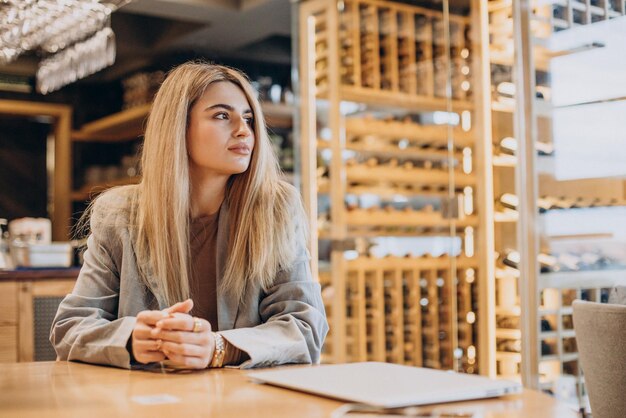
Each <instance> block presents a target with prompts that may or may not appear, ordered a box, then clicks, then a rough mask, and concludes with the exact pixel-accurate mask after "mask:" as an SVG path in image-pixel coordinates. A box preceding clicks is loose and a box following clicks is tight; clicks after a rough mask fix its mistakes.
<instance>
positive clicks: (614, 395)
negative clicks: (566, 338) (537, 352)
mask: <svg viewBox="0 0 626 418" xmlns="http://www.w3.org/2000/svg"><path fill="white" fill-rule="evenodd" d="M573 306H574V329H575V331H576V344H577V345H578V353H579V355H580V364H581V366H582V369H583V372H584V374H585V386H586V387H587V392H588V394H589V402H590V403H591V414H592V416H593V418H624V417H626V306H624V305H615V304H607V303H595V302H584V301H581V300H576V301H574V303H573Z"/></svg>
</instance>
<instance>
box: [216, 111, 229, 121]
mask: <svg viewBox="0 0 626 418" xmlns="http://www.w3.org/2000/svg"><path fill="white" fill-rule="evenodd" d="M215 119H222V120H226V119H228V114H226V113H224V112H220V113H218V114H216V115H215Z"/></svg>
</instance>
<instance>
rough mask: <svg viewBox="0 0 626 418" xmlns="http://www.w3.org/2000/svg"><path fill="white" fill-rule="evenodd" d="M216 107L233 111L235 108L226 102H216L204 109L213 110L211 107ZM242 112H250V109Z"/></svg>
mask: <svg viewBox="0 0 626 418" xmlns="http://www.w3.org/2000/svg"><path fill="white" fill-rule="evenodd" d="M218 107H221V108H224V109H226V110H228V111H230V112H233V111H235V108H234V107H233V106H231V105H228V104H224V103H217V104H214V105H211V106H209V107H207V108H206V109H205V110H213V109H215V108H218ZM242 113H252V110H251V109H246V110H244V111H243V112H242Z"/></svg>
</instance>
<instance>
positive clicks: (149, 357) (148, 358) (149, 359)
mask: <svg viewBox="0 0 626 418" xmlns="http://www.w3.org/2000/svg"><path fill="white" fill-rule="evenodd" d="M166 358H167V357H165V354H163V353H162V352H160V351H146V352H145V353H141V354H139V355H135V360H137V361H138V362H140V363H143V364H146V363H154V362H158V361H163V360H165V359H166Z"/></svg>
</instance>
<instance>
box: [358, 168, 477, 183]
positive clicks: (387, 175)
mask: <svg viewBox="0 0 626 418" xmlns="http://www.w3.org/2000/svg"><path fill="white" fill-rule="evenodd" d="M346 178H347V180H348V182H355V183H362V184H376V183H381V182H382V183H396V184H428V185H439V186H443V187H448V185H449V182H450V175H449V173H448V171H447V170H433V169H424V168H403V167H389V166H374V167H370V166H367V165H365V164H359V165H352V166H348V167H347V168H346ZM475 184H476V177H475V176H474V175H473V174H465V173H461V172H458V171H456V172H455V173H454V185H455V187H457V188H462V187H465V186H473V185H475Z"/></svg>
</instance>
